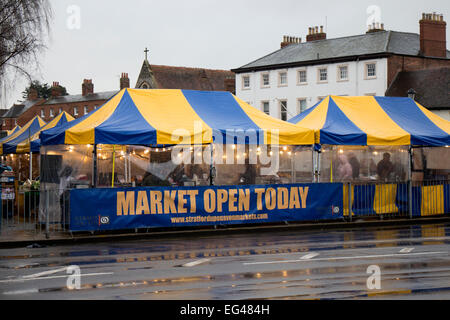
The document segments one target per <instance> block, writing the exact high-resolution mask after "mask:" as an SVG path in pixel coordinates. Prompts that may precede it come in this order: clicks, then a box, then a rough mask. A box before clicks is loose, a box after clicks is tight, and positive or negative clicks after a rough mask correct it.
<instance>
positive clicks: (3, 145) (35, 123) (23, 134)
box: [0, 116, 45, 154]
mask: <svg viewBox="0 0 450 320" xmlns="http://www.w3.org/2000/svg"><path fill="white" fill-rule="evenodd" d="M43 126H45V121H44V120H42V118H41V117H39V116H35V117H34V118H33V119H31V120H30V121H28V122H27V124H25V125H24V126H23V127H22V128H21V129H20V130H18V131H17V132H16V133H14V134H11V135H9V136H7V137H6V139H4V140H2V141H1V142H0V154H8V153H13V152H14V151H15V148H14V149H12V148H11V147H9V146H7V145H12V144H14V143H16V142H19V141H23V140H25V139H29V138H30V137H31V136H33V135H34V134H35V133H36V132H38V131H39V130H40V129H41V128H42V127H43ZM13 150H14V151H13Z"/></svg>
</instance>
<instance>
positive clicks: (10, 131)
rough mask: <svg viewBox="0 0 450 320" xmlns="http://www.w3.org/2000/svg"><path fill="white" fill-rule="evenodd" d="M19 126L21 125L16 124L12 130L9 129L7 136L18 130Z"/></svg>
mask: <svg viewBox="0 0 450 320" xmlns="http://www.w3.org/2000/svg"><path fill="white" fill-rule="evenodd" d="M17 127H19V126H15V127H14V128H12V129H11V130H7V131H6V135H7V136H9V135H10V134H11V133H13V132H14V130H16V129H17ZM19 130H20V127H19Z"/></svg>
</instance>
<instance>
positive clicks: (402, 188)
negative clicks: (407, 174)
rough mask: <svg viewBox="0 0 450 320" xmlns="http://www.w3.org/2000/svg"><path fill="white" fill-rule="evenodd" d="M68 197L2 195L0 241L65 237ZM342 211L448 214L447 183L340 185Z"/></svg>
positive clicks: (359, 214)
mask: <svg viewBox="0 0 450 320" xmlns="http://www.w3.org/2000/svg"><path fill="white" fill-rule="evenodd" d="M69 194H70V190H64V191H63V192H62V191H60V190H54V189H51V190H40V191H19V192H16V193H13V192H10V193H8V192H3V193H2V200H1V212H0V237H3V238H5V237H9V236H10V235H15V237H21V235H23V236H24V237H25V236H26V237H31V238H33V237H37V236H47V237H48V236H50V235H56V234H67V232H69V222H70V221H69V219H70V218H69V208H70V203H69V201H70V197H69ZM349 204H351V205H349ZM343 207H344V208H343V209H344V213H343V214H344V217H346V219H347V220H349V221H352V219H356V218H358V219H364V218H366V217H368V218H373V217H380V218H384V217H393V218H396V217H398V218H400V217H404V218H408V217H409V218H415V217H423V216H434V215H443V214H450V181H448V180H444V181H443V180H436V181H423V182H412V184H409V183H408V182H402V183H380V182H373V183H344V185H343ZM349 212H351V213H352V215H349Z"/></svg>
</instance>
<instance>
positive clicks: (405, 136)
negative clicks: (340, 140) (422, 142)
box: [331, 96, 411, 145]
mask: <svg viewBox="0 0 450 320" xmlns="http://www.w3.org/2000/svg"><path fill="white" fill-rule="evenodd" d="M331 98H332V99H333V101H334V102H335V103H336V104H337V106H338V107H339V108H340V109H341V111H342V112H343V113H344V114H345V115H346V116H347V118H349V119H350V121H352V122H353V123H354V124H355V125H356V126H357V127H358V128H360V129H361V130H362V131H363V132H365V133H366V134H367V144H368V145H409V144H410V142H411V136H410V134H409V133H408V132H406V131H405V130H403V129H402V128H401V127H400V126H399V125H397V124H396V123H395V122H394V121H393V120H392V119H391V118H390V117H389V116H388V114H387V113H386V112H384V110H383V109H382V108H381V107H380V106H379V105H378V103H377V101H376V100H375V98H374V97H338V96H332V97H331Z"/></svg>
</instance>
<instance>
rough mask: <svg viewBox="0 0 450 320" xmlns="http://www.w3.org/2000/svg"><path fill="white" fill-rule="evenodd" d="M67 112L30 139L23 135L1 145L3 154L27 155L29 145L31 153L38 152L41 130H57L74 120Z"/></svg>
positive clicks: (59, 115)
mask: <svg viewBox="0 0 450 320" xmlns="http://www.w3.org/2000/svg"><path fill="white" fill-rule="evenodd" d="M74 119H75V118H74V117H72V116H71V115H70V114H68V113H67V112H65V111H64V112H62V113H60V114H58V115H57V116H56V117H55V118H54V119H53V120H52V121H50V122H49V123H47V124H46V125H44V126H43V127H41V128H40V129H39V130H38V131H36V132H35V133H34V134H33V135H32V136H31V137H30V136H29V135H28V134H27V135H23V136H21V137H17V138H15V139H13V140H11V141H9V142H6V143H4V144H3V152H4V153H5V154H7V153H28V152H30V144H31V151H32V152H39V149H40V147H41V141H40V139H39V134H40V133H41V131H43V130H47V129H51V128H57V127H59V126H62V125H63V124H65V123H67V122H69V121H72V120H74Z"/></svg>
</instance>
